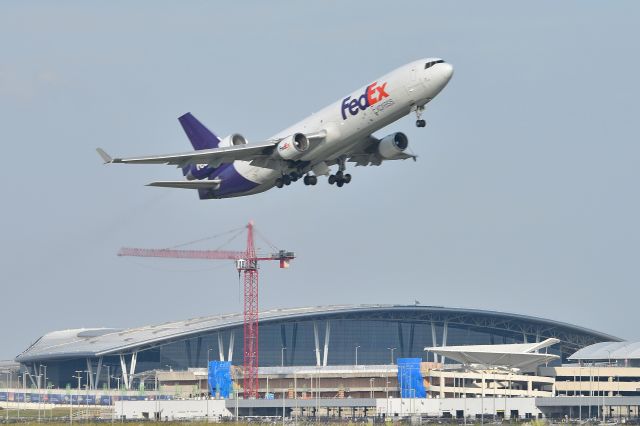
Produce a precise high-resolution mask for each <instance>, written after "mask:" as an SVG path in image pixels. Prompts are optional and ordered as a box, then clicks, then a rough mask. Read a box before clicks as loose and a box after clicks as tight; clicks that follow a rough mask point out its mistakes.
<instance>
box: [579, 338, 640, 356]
mask: <svg viewBox="0 0 640 426" xmlns="http://www.w3.org/2000/svg"><path fill="white" fill-rule="evenodd" d="M610 359H621V360H624V359H640V342H601V343H596V344H594V345H589V346H587V347H584V348H582V349H580V350H579V351H577V352H576V353H574V354H573V355H571V356H570V357H569V360H571V361H583V360H584V361H586V360H603V361H604V360H610Z"/></svg>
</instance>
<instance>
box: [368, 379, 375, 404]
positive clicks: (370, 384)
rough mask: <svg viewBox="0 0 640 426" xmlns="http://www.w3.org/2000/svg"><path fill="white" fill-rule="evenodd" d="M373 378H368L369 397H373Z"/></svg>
mask: <svg viewBox="0 0 640 426" xmlns="http://www.w3.org/2000/svg"><path fill="white" fill-rule="evenodd" d="M374 381H375V379H374V378H373V377H372V378H370V379H369V388H370V389H371V399H373V382H374Z"/></svg>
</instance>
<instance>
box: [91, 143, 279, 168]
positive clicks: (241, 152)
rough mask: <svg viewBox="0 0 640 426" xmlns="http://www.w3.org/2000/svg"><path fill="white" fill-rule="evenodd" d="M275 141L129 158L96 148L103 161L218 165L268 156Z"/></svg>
mask: <svg viewBox="0 0 640 426" xmlns="http://www.w3.org/2000/svg"><path fill="white" fill-rule="evenodd" d="M277 143H278V141H269V142H264V143H260V144H245V145H234V146H227V147H223V148H212V149H203V150H199V151H190V152H183V153H178V154H167V155H151V156H144V157H129V158H112V157H111V156H109V154H107V153H106V152H105V151H104V150H102V149H101V148H98V149H97V151H98V154H100V157H102V159H103V160H104V162H105V163H123V164H169V165H175V166H177V167H186V166H189V165H195V164H209V165H210V166H211V167H218V166H220V165H221V164H225V163H232V162H234V161H236V160H245V161H251V160H256V159H260V158H267V157H270V156H271V154H272V153H273V151H274V149H275V147H276V145H277Z"/></svg>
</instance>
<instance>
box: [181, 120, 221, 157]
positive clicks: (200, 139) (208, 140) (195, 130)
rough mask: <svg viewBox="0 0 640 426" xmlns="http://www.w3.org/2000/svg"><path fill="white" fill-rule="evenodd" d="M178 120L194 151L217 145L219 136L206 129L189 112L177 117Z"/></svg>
mask: <svg viewBox="0 0 640 426" xmlns="http://www.w3.org/2000/svg"><path fill="white" fill-rule="evenodd" d="M178 121H180V124H181V125H182V128H183V129H184V132H185V133H186V134H187V137H188V138H189V140H190V141H191V145H193V149H195V150H196V151H197V150H201V149H210V148H217V147H218V144H219V143H220V138H219V137H217V136H216V135H215V134H214V133H213V132H212V131H211V130H209V129H207V128H206V127H205V126H204V125H203V124H202V123H201V122H199V121H198V120H197V119H196V118H195V117H194V116H193V115H191V113H190V112H188V113H186V114H185V115H183V116H182V117H180V118H178Z"/></svg>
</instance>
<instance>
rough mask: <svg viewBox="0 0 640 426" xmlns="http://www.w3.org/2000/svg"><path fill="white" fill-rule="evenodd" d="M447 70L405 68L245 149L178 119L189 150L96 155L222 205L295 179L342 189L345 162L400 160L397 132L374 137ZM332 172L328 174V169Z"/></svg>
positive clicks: (403, 151) (418, 107)
mask: <svg viewBox="0 0 640 426" xmlns="http://www.w3.org/2000/svg"><path fill="white" fill-rule="evenodd" d="M452 75H453V67H452V66H451V65H450V64H448V63H446V62H445V61H443V60H442V59H438V58H429V59H421V60H419V61H415V62H412V63H410V64H407V65H404V66H402V67H400V68H398V69H396V70H394V71H391V72H390V73H389V74H387V75H385V76H382V77H380V78H379V79H377V80H375V81H373V82H372V83H370V84H367V85H366V86H364V87H362V88H360V89H358V90H356V91H355V92H353V93H350V94H349V95H348V96H345V97H344V98H342V99H340V100H338V101H336V102H335V103H333V104H331V105H329V106H327V107H326V108H324V109H322V110H320V111H318V112H316V113H315V114H312V115H311V116H309V117H307V118H305V119H304V120H302V121H300V122H298V123H296V124H294V125H293V126H291V127H289V128H287V129H285V130H283V131H281V132H280V133H278V134H276V135H274V136H272V137H271V138H269V139H267V140H266V141H265V142H260V143H247V140H246V139H245V138H244V137H243V136H242V135H240V134H238V133H235V134H231V135H229V136H227V137H225V138H223V139H220V138H218V137H217V136H216V135H215V134H214V133H213V132H211V131H210V130H209V129H207V128H206V127H205V126H204V125H203V124H202V123H200V122H199V121H198V120H196V118H195V117H194V116H193V115H191V114H190V113H187V114H185V115H183V116H182V117H180V118H179V121H180V124H181V125H182V127H183V129H184V131H185V132H186V134H187V137H188V138H189V140H190V141H191V144H192V145H193V148H194V151H191V152H185V153H178V154H168V155H153V156H144V157H130V158H111V157H110V156H109V155H108V154H107V153H106V152H104V151H103V150H102V149H100V148H98V153H99V154H100V156H101V157H102V159H103V160H104V161H105V162H106V163H125V164H171V165H175V166H177V167H179V168H181V169H182V171H183V175H184V176H185V177H186V180H179V181H159V182H152V183H150V184H149V185H150V186H159V187H168V188H187V189H197V190H198V193H199V195H200V198H201V199H214V198H229V197H239V196H244V195H251V194H257V193H259V192H263V191H266V190H268V189H271V188H273V187H277V188H282V187H283V186H286V185H290V184H291V183H292V182H296V181H297V180H298V179H301V178H302V181H303V182H304V184H305V185H315V184H316V183H317V182H318V176H328V181H329V183H330V184H332V185H333V184H335V185H336V186H338V187H342V186H343V185H345V184H348V183H349V182H351V175H350V174H349V173H346V170H347V163H353V164H355V165H356V166H368V165H374V166H379V165H380V164H382V162H384V161H391V160H405V159H408V158H413V159H414V160H415V156H413V155H411V154H409V153H408V152H407V148H408V146H409V140H408V139H407V136H406V135H405V134H404V133H400V132H398V133H392V134H390V135H388V136H385V137H383V138H381V139H379V138H377V137H375V136H373V135H372V133H373V132H375V131H377V130H380V129H382V128H383V127H385V126H387V125H389V124H391V123H393V122H394V121H396V120H398V119H400V118H402V117H404V116H405V115H407V114H411V113H414V114H415V115H416V125H417V126H418V127H424V126H425V121H424V120H423V119H422V113H423V111H424V109H425V106H426V104H427V103H429V102H430V101H431V100H432V99H433V98H434V97H435V96H436V95H437V94H438V93H440V91H441V90H442V89H443V88H444V87H445V86H446V85H447V83H448V82H449V80H450V79H451V76H452ZM335 166H337V171H336V172H335V173H333V172H332V171H331V168H332V167H334V168H335Z"/></svg>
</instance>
